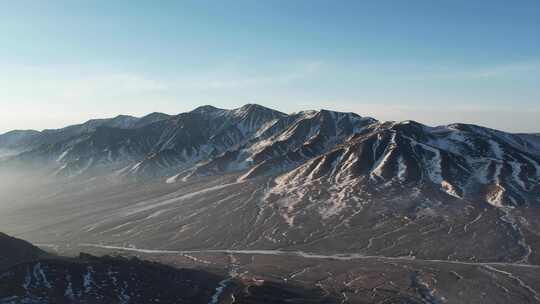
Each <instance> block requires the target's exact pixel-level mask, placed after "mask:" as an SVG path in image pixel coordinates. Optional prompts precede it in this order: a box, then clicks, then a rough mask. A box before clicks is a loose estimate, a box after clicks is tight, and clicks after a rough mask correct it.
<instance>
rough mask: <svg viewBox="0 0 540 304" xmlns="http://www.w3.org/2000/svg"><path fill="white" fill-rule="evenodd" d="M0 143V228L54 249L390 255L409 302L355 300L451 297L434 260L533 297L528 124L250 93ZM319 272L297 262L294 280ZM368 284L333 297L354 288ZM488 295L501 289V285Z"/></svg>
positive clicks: (534, 146)
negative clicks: (445, 118)
mask: <svg viewBox="0 0 540 304" xmlns="http://www.w3.org/2000/svg"><path fill="white" fill-rule="evenodd" d="M0 151H5V152H4V156H3V157H2V158H1V159H2V160H1V161H0V178H3V180H5V182H3V184H4V185H9V186H4V187H7V188H6V189H7V190H5V191H0V199H1V200H2V201H4V202H6V203H5V204H3V205H2V206H0V209H2V210H0V211H1V212H0V223H2V224H1V225H0V228H1V229H3V230H4V231H6V232H8V233H11V234H14V235H16V236H20V237H23V238H25V239H28V240H30V241H33V242H35V243H38V244H44V245H46V246H49V247H50V248H55V250H58V251H59V252H68V251H72V250H74V248H77V249H81V250H83V249H84V250H89V249H92V250H95V251H99V252H101V251H119V252H123V253H125V252H131V253H135V254H137V255H150V256H152V257H155V256H156V255H157V256H159V257H160V261H162V259H165V260H167V261H169V260H168V258H166V257H164V255H167V254H183V252H185V251H189V252H197V254H198V255H197V256H196V258H197V259H201V258H208V257H209V256H213V257H214V255H219V254H225V255H226V254H228V253H231V252H234V253H235V254H239V255H242V256H251V257H252V258H253V257H254V256H256V257H257V258H258V259H262V260H266V259H269V257H268V256H272V257H273V258H275V259H276V260H278V261H279V262H284V261H285V260H287V259H290V256H287V253H294V255H296V256H297V258H298V260H295V263H298V264H295V266H294V267H296V266H298V265H304V263H307V262H306V261H308V260H310V259H313V258H314V256H316V257H317V258H318V259H340V260H342V263H343V267H345V268H346V266H344V265H345V264H347V265H352V264H348V263H353V262H350V260H355V261H356V260H358V259H360V260H362V259H366V258H370V259H376V260H377V261H379V262H380V264H377V265H378V266H377V267H378V268H377V269H372V270H373V271H374V273H378V272H383V273H387V272H386V271H388V269H387V267H389V266H388V264H392V265H393V263H395V264H396V265H399V267H404V268H403V269H407V271H412V270H411V269H418V271H417V272H414V271H413V272H410V273H409V272H407V274H405V273H402V272H400V271H402V270H399V271H397V270H396V271H397V272H395V274H396V275H397V273H400V276H402V275H405V276H407V277H411V278H414V279H411V281H410V282H408V283H403V284H402V285H400V286H401V287H400V288H405V289H406V288H412V289H414V290H416V292H417V293H416V294H414V295H412V294H411V295H410V296H411V297H410V298H407V299H408V300H404V299H403V298H401V300H403V301H402V302H399V301H398V300H399V299H400V298H399V297H398V298H394V297H393V296H388V297H386V296H384V297H382V298H380V299H379V300H380V301H379V300H377V301H379V302H376V300H373V301H372V302H370V301H367V300H366V302H365V303H444V302H446V301H444V299H448V298H452V297H453V298H454V299H456V297H457V298H459V294H458V293H457V291H456V290H453V289H451V288H450V287H449V286H451V285H452V284H451V283H449V281H448V280H449V279H448V277H445V278H442V277H440V273H438V272H436V271H435V272H433V271H432V270H430V269H438V270H440V271H441V273H443V272H445V271H446V272H445V273H447V274H448V275H449V277H452V276H454V277H456V278H458V280H461V279H459V278H462V277H463V275H462V274H459V275H457V276H455V275H453V274H451V272H452V271H454V272H460V271H461V270H459V271H458V270H456V269H457V268H456V269H454V268H453V267H454V266H455V267H458V266H457V265H459V267H465V266H467V267H469V266H470V267H473V268H474V269H477V270H478V271H479V272H478V273H475V275H474V276H472V277H474V278H475V279H478V280H480V278H482V280H484V278H485V276H491V277H493V278H495V279H494V280H499V279H501V278H506V279H508V280H510V281H512V282H513V283H515V285H516V286H514V287H515V288H516V290H520V292H523V293H524V294H525V295H524V297H525V299H528V300H527V301H530V302H531V303H535V302H540V300H539V299H540V297H539V296H538V292H537V290H539V289H540V288H537V287H540V285H538V284H537V283H538V282H536V281H534V282H532V283H531V281H529V283H526V282H525V281H523V279H522V278H521V275H523V276H528V272H526V271H525V272H524V270H523V269H524V267H532V269H536V268H535V267H536V266H537V265H540V254H539V250H540V209H539V207H540V137H539V136H538V134H512V133H507V132H503V131H498V130H494V129H490V128H485V127H481V126H477V125H470V124H459V123H456V124H450V125H445V126H435V127H433V126H427V125H423V124H421V123H419V122H415V121H403V122H393V121H390V122H387V121H386V122H385V121H378V120H376V119H374V118H370V117H363V116H360V115H357V114H355V113H342V112H336V111H330V110H319V111H303V112H298V113H293V114H285V113H282V112H280V111H276V110H273V109H269V108H266V107H263V106H260V105H254V104H248V105H245V106H243V107H240V108H238V109H232V110H226V109H218V108H215V107H212V106H202V107H199V108H197V109H195V110H193V111H190V112H186V113H181V114H178V115H166V114H159V113H153V114H150V115H147V116H144V117H142V118H135V117H130V116H118V117H115V118H112V119H98V120H91V121H88V122H86V123H83V124H80V125H75V126H69V127H66V128H63V129H58V130H45V131H42V132H38V131H12V132H8V133H6V134H3V135H0ZM0 187H2V185H0ZM0 189H1V188H0ZM101 253H102V252H101ZM190 254H191V253H190ZM283 255H285V257H283ZM306 256H307V257H308V258H306ZM214 258H216V259H221V257H220V258H218V257H214ZM306 259H307V260H306ZM396 259H397V260H396ZM203 260H204V259H203ZM175 261H176V260H175ZM404 261H407V262H404ZM169 262H170V261H169ZM379 262H378V263H379ZM386 262H388V263H386ZM212 263H215V261H214V260H212ZM231 263H232V262H230V263H229V264H228V266H227V267H229V268H230V267H231V266H230V265H231ZM321 263H322V262H321ZM359 263H360V262H359ZM449 263H450V264H449ZM203 264H204V263H203ZM232 264H234V263H232ZM405 264H406V265H405ZM428 264H429V265H431V266H429V267H428V266H426V265H428ZM246 265H248V264H246ZM246 265H244V266H245V267H248V266H246ZM321 265H322V264H321ZM355 265H356V264H355ZM407 265H409V266H407ZM410 265H412V266H410ZM464 265H465V266H464ZM304 266H305V265H304ZM264 267H265V266H264V265H259V264H257V267H256V269H255V270H253V269H252V271H254V272H256V273H259V274H260V273H261V271H263V269H265V268H264ZM291 267H293V266H291ZM298 267H299V266H298ZM328 267H329V268H324V269H326V270H325V271H328V272H333V271H335V268H333V267H337V266H335V265H334V266H328ZM340 267H341V266H340ZM359 267H361V268H362V267H367V266H365V265H364V264H362V266H359ZM396 267H398V266H396ZM410 267H412V268H410ZM415 267H418V268H415ZM426 267H427V268H426ZM430 267H431V268H430ZM486 267H487V268H486ZM322 268H323V267H322V266H321V267H318V266H317V267H307V266H306V267H301V268H300V270H299V271H302V275H299V276H300V277H301V276H311V275H314V273H318V272H317V271H321V269H322ZM340 269H341V268H340ZM362 269H364V268H362ZM400 269H401V268H400ZM527 269H529V268H527ZM359 271H360V270H359ZM360 272H361V271H360ZM418 273H422V275H418ZM426 273H429V275H427V277H426V276H424V275H426ZM505 273H506V274H505ZM437 278H439V279H440V281H437ZM306 280H307V279H306ZM343 280H345V278H343ZM381 280H382V279H381ZM396 280H397V279H396ZM307 281H309V282H310V284H311V283H313V284H312V285H309V286H311V287H313V286H316V285H317V284H319V283H320V281H318V280H314V281H311V279H310V280H307ZM307 281H305V282H307ZM383 281H385V280H383ZM283 282H285V281H283ZM305 282H304V283H305ZM317 282H319V283H317ZM385 282H386V283H388V282H387V281H385ZM422 282H423V283H422ZM437 282H439V283H437ZM520 282H521V283H520ZM320 284H322V285H321V286H323V287H321V288H323V289H326V290H330V289H332V288H334V287H335V286H338V285H339V284H338V283H336V284H338V285H335V286H334V285H332V284H333V283H332V284H331V283H329V282H326V281H325V283H320ZM343 284H345V283H343ZM497 284H502V285H501V286H506V287H504V288H506V289H507V290H510V289H512V288H514V287H512V288H510V287H508V286H507V285H505V284H506V283H504V282H503V283H501V282H500V281H498V283H497ZM331 285H332V286H334V287H331ZM405 285H406V286H407V287H405ZM339 286H342V285H339ZM343 286H344V285H343ZM365 286H367V285H366V284H364V285H362V286H361V287H358V288H353V289H352V290H347V289H346V288H345V287H343V288H345V289H337V290H334V289H332V290H333V291H332V295H333V296H335V295H336V294H337V295H338V297H343V299H345V298H347V299H350V298H352V297H353V296H354V295H356V296H358V295H359V294H362V291H361V290H363V289H362V288H365ZM411 286H416V287H411ZM426 286H428V287H426ZM387 287H388V288H389V289H392V288H393V287H391V286H387ZM422 288H424V289H422ZM426 288H427V289H426ZM475 288H476V287H475ZM482 288H483V287H482ZM482 288H480V287H478V288H476V289H474V288H473V289H472V290H469V291H470V293H469V294H468V295H469V296H471V297H472V298H469V300H470V301H469V302H470V303H481V302H482V301H483V300H482V299H480V298H474V297H476V296H477V295H480V294H481V292H484V291H481V289H482ZM405 289H399V290H400V291H399V293H401V292H404V291H403V290H405ZM421 290H423V291H422V292H421ZM319 291H320V290H319ZM513 292H514V291H512V292H510V291H509V293H513ZM342 293H343V294H344V295H343V294H342ZM492 293H493V295H495V294H497V295H498V299H506V300H508V298H505V297H506V296H504V294H507V296H508V294H509V293H506V292H504V289H502V288H499V289H497V291H492ZM340 294H341V296H339V295H340ZM478 297H479V296H478ZM473 298H474V300H473ZM496 298H497V297H495V299H496ZM511 298H512V297H510V299H511ZM388 299H395V300H396V301H397V302H383V301H387V300H388ZM407 301H408V302H407ZM415 301H417V302H415ZM463 301H464V299H463V298H461V302H463ZM494 301H495V302H496V300H494ZM450 302H452V301H450ZM459 302H460V301H457V302H456V301H454V303H459ZM465 302H467V301H465ZM359 303H360V302H359ZM501 303H504V301H503V302H501ZM524 303H526V302H524Z"/></svg>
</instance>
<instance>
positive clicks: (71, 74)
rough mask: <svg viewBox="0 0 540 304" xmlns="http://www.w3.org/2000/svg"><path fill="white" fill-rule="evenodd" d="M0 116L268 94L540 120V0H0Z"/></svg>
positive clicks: (89, 113) (521, 123) (184, 106)
mask: <svg viewBox="0 0 540 304" xmlns="http://www.w3.org/2000/svg"><path fill="white" fill-rule="evenodd" d="M0 71H2V73H0V106H1V107H2V109H3V110H2V111H1V112H0V132H3V131H7V130H10V129H16V128H17V129H20V128H34V129H43V128H54V127H61V126H63V125H67V124H71V123H77V122H80V121H83V120H86V119H90V118H95V117H109V116H115V115H117V114H132V115H143V114H145V113H149V112H153V111H160V112H166V113H171V114H173V113H180V112H184V111H188V110H190V109H192V108H194V107H196V106H198V105H201V104H213V105H215V106H220V107H225V108H233V107H237V106H240V105H242V104H245V103H248V102H250V103H259V104H263V105H266V106H269V107H274V108H277V109H280V110H282V111H285V112H293V111H299V110H304V109H319V108H330V109H335V110H342V111H353V112H357V113H358V114H360V115H370V116H373V117H375V118H378V119H382V120H405V119H415V120H418V121H421V122H424V123H427V124H430V125H437V124H446V123H450V122H467V123H476V124H480V125H486V126H490V127H494V128H498V129H502V130H507V131H512V132H540V119H539V117H540V1H537V0H531V1H527V0H523V1H519V0H518V1H499V0H489V1H488V0H476V1H464V0H447V1H444V0H425V1H423V0H418V1H414V0H411V1H398V0H394V1H385V0H376V1H360V0H358V1H352V0H351V1H328V0H327V1H318V0H310V1H299V0H295V1H290V0H287V1H256V0H251V1H247V0H246V1H232V0H231V1H205V0H198V1H135V0H131V1H100V0H94V1H82V0H71V1H45V0H32V1H26V0H18V1H4V0H0Z"/></svg>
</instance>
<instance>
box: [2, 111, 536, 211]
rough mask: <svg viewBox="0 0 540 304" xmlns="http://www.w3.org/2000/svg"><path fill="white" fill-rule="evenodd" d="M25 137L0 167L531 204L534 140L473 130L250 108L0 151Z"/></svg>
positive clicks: (69, 134) (87, 130) (104, 123)
mask: <svg viewBox="0 0 540 304" xmlns="http://www.w3.org/2000/svg"><path fill="white" fill-rule="evenodd" d="M44 134H47V136H45V135H44ZM52 134H54V136H52ZM36 136H37V137H36ZM29 138H37V139H36V140H35V141H36V142H38V143H39V142H43V141H45V142H47V144H42V145H40V146H39V147H37V148H35V149H31V150H30V151H27V152H24V153H20V154H19V155H17V156H15V157H13V158H10V159H9V160H8V161H6V162H4V163H9V164H17V163H19V164H20V163H24V164H34V165H36V166H39V167H45V168H48V170H50V172H52V173H53V174H55V175H59V176H68V177H73V176H80V175H82V176H93V175H95V174H103V173H112V172H114V173H115V174H118V175H121V176H128V177H129V176H132V177H133V176H134V177H161V178H167V181H168V182H174V181H178V180H186V179H189V178H194V177H200V176H209V175H219V174H224V173H231V172H243V173H242V177H241V179H249V178H255V177H257V176H278V175H281V174H283V175H282V176H279V177H278V178H277V179H276V180H277V184H278V186H276V189H279V184H280V183H284V184H286V185H287V187H284V188H287V191H291V190H292V188H291V187H294V185H300V188H302V187H304V186H303V185H304V184H309V183H313V182H315V181H316V182H320V181H321V180H327V182H328V183H330V184H332V189H335V191H337V193H344V192H347V191H351V189H349V188H350V187H352V186H355V185H356V184H358V183H362V184H366V185H377V187H390V186H395V185H409V186H412V185H414V186H415V187H419V188H422V189H428V188H429V189H431V190H436V191H440V192H442V193H444V194H446V195H449V196H452V197H456V198H460V199H467V200H469V199H470V200H482V201H484V202H487V203H489V204H491V205H493V206H496V207H501V206H518V205H525V204H534V203H537V202H538V200H539V198H538V193H539V182H540V177H539V176H540V141H539V140H538V136H537V135H534V134H509V133H505V132H501V131H496V130H492V129H488V128H483V127H479V126H474V125H465V124H453V125H448V126H439V127H429V126H425V125H422V124H419V123H416V122H413V121H405V122H401V123H396V122H378V121H377V120H375V119H372V118H369V117H361V116H359V115H357V114H353V113H340V112H333V111H328V110H321V111H305V112H300V113H294V114H290V115H287V114H284V113H281V112H279V111H275V110H272V109H268V108H265V107H262V106H259V105H254V104H248V105H245V106H243V107H241V108H238V109H233V110H224V109H218V108H215V107H212V106H202V107H199V108H197V109H195V110H193V111H191V112H187V113H182V114H179V115H175V116H167V115H165V114H160V113H153V114H150V115H148V116H145V117H142V118H135V117H130V116H118V117H115V118H112V119H104V120H91V121H88V122H86V123H84V124H81V125H75V126H69V127H66V128H63V129H59V130H46V131H43V132H37V133H36V132H31V131H26V132H10V133H7V134H5V135H2V137H0V139H1V141H0V148H8V147H13V146H14V145H16V144H17V143H23V142H25V141H26V142H27V141H28V140H29ZM45 138H46V139H45ZM53 138H54V139H53ZM36 144H37V143H33V142H32V143H31V144H30V146H31V145H36ZM347 189H349V190H347ZM276 191H278V190H276ZM335 195H338V194H335Z"/></svg>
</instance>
